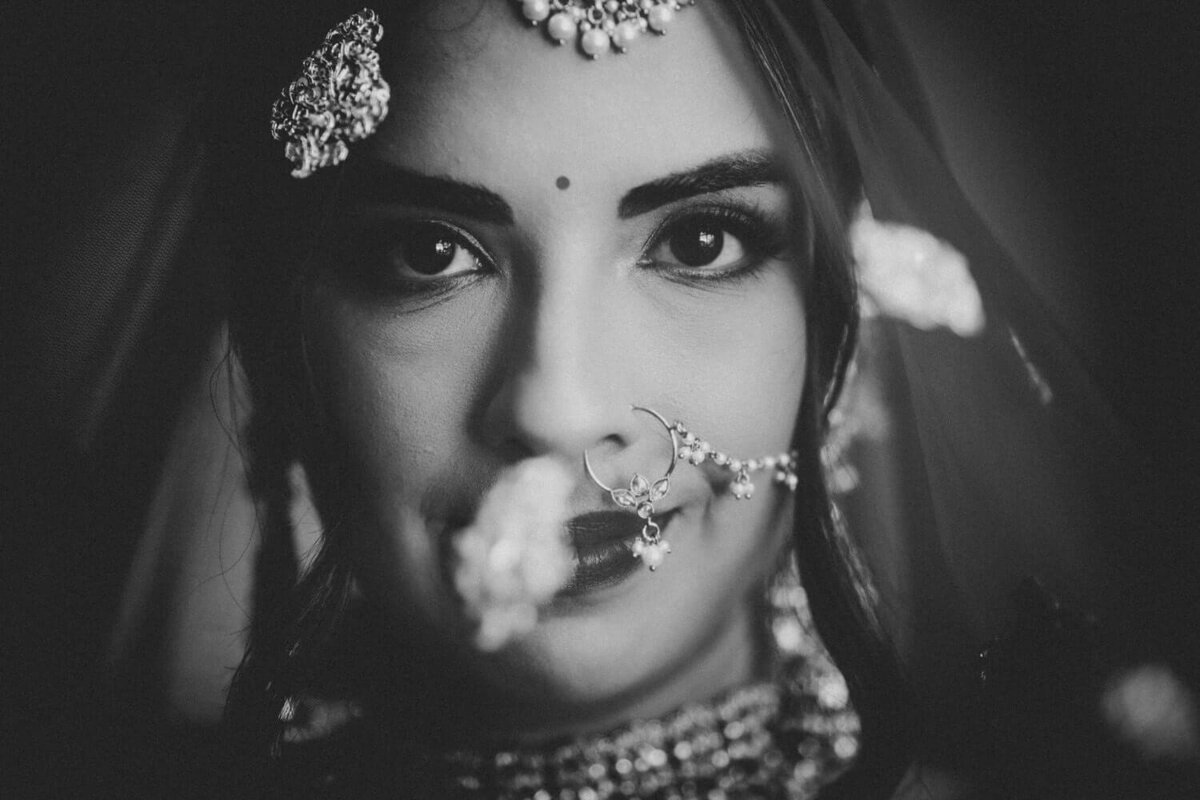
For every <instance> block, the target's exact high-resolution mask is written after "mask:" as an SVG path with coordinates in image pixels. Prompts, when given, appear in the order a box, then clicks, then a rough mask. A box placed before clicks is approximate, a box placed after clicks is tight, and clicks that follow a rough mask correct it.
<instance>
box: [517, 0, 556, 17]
mask: <svg viewBox="0 0 1200 800" xmlns="http://www.w3.org/2000/svg"><path fill="white" fill-rule="evenodd" d="M521 12H522V13H523V14H524V15H525V19H527V20H529V21H531V22H541V21H542V20H544V19H545V18H546V17H548V16H550V0H524V2H522V3H521Z"/></svg>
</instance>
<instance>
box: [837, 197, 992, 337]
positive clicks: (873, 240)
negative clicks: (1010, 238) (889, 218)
mask: <svg viewBox="0 0 1200 800" xmlns="http://www.w3.org/2000/svg"><path fill="white" fill-rule="evenodd" d="M850 247H851V250H852V251H853V253H854V260H855V262H856V263H857V265H858V281H859V289H860V293H861V299H862V301H863V302H862V310H863V316H866V317H870V316H874V315H875V314H877V313H878V314H882V315H884V316H888V317H892V318H894V319H899V320H902V321H904V322H907V323H909V324H910V325H912V326H913V327H916V328H921V329H922V330H931V329H933V328H939V327H944V328H949V329H950V330H951V331H953V332H954V333H956V334H958V335H959V336H974V335H976V334H978V333H980V332H981V331H982V330H983V326H984V321H985V320H984V313H983V301H982V300H981V299H980V297H979V289H978V288H977V287H976V286H975V281H974V280H972V279H971V273H970V271H969V270H968V269H967V259H966V257H965V256H964V255H963V254H962V253H960V252H959V251H958V250H956V249H954V246H953V245H951V244H950V243H949V242H946V241H943V240H941V239H939V238H937V237H936V236H934V235H933V234H931V233H929V232H927V231H923V230H921V229H920V228H914V227H912V226H910V225H900V224H897V223H891V222H879V221H877V220H876V219H875V217H874V216H873V215H872V214H871V206H870V204H869V203H867V202H866V201H865V200H864V201H863V203H862V205H861V206H859V209H858V214H857V215H856V216H855V219H854V222H853V223H851V225H850Z"/></svg>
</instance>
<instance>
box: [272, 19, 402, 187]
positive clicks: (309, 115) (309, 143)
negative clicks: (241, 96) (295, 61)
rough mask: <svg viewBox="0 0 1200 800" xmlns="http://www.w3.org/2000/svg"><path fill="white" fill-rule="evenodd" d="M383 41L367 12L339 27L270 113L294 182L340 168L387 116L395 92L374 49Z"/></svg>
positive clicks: (309, 57) (381, 33)
mask: <svg viewBox="0 0 1200 800" xmlns="http://www.w3.org/2000/svg"><path fill="white" fill-rule="evenodd" d="M381 38H383V26H382V25H380V24H379V15H378V14H376V13H375V12H374V11H372V10H371V9H369V8H364V9H363V10H362V11H360V12H358V13H357V14H352V15H351V16H350V17H349V18H348V19H346V20H345V21H344V22H341V23H339V24H338V25H336V26H335V27H334V28H333V29H332V30H331V31H329V33H327V34H325V40H324V41H323V42H322V43H321V46H320V47H318V48H317V49H316V50H314V51H313V52H312V53H311V54H310V55H309V56H308V58H306V59H304V64H303V66H302V68H301V71H300V77H298V78H297V79H296V80H294V81H292V82H291V83H290V84H288V86H287V88H285V89H284V90H283V91H282V92H281V96H280V98H279V99H278V100H276V101H275V104H274V106H272V108H271V136H272V137H274V138H275V140H276V141H284V142H287V144H286V145H285V146H284V149H283V154H284V155H285V156H287V158H288V160H289V161H291V162H292V163H293V164H295V165H296V168H295V169H293V170H292V176H293V177H295V178H307V177H308V176H309V175H312V174H313V172H315V171H316V170H318V169H321V168H322V167H329V166H333V165H335V164H340V163H341V162H343V161H345V160H346V156H347V155H349V153H350V148H349V144H350V143H351V142H357V141H359V140H361V139H365V138H367V137H368V136H370V135H371V134H372V133H374V132H375V129H376V128H377V127H378V126H379V123H380V122H382V121H383V119H384V117H386V116H387V112H388V100H389V99H390V97H391V89H390V88H389V87H388V85H387V81H385V80H384V79H383V76H382V74H381V73H380V70H379V52H378V51H377V50H376V49H375V45H376V44H378V43H379V40H380V39H381Z"/></svg>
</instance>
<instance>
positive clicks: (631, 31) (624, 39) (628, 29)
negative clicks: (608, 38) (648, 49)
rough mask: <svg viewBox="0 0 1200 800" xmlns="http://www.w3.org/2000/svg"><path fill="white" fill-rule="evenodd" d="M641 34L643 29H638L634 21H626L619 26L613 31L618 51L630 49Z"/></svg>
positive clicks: (614, 42)
mask: <svg viewBox="0 0 1200 800" xmlns="http://www.w3.org/2000/svg"><path fill="white" fill-rule="evenodd" d="M641 33H642V29H641V28H640V27H638V24H637V23H636V22H633V21H632V20H625V21H624V22H622V23H621V24H620V25H618V26H617V29H616V30H615V31H613V36H612V38H613V44H615V45H616V46H617V48H618V49H620V50H624V49H626V48H628V47H629V45H631V44H633V42H634V40H635V39H637V38H638V36H640V35H641Z"/></svg>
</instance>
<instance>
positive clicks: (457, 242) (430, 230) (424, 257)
mask: <svg viewBox="0 0 1200 800" xmlns="http://www.w3.org/2000/svg"><path fill="white" fill-rule="evenodd" d="M384 260H385V261H386V263H387V267H388V268H389V271H391V272H392V273H393V274H394V275H395V277H397V278H400V279H402V280H403V279H408V280H414V281H420V280H422V279H426V280H428V279H434V278H449V277H453V276H457V275H464V274H469V273H473V272H478V271H479V270H480V269H482V268H483V266H484V265H483V259H482V257H481V255H480V248H479V245H478V244H477V243H476V242H475V241H474V240H473V239H472V238H471V237H469V236H468V235H467V234H466V233H464V232H463V231H460V230H458V229H455V228H451V227H450V226H447V225H443V224H440V223H432V222H430V223H419V224H417V225H414V226H412V227H411V228H409V230H407V231H406V232H405V233H404V234H402V235H401V236H400V238H399V241H398V242H397V243H396V245H395V246H394V247H393V248H392V249H391V250H389V251H388V252H387V254H386V255H385V256H384Z"/></svg>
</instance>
